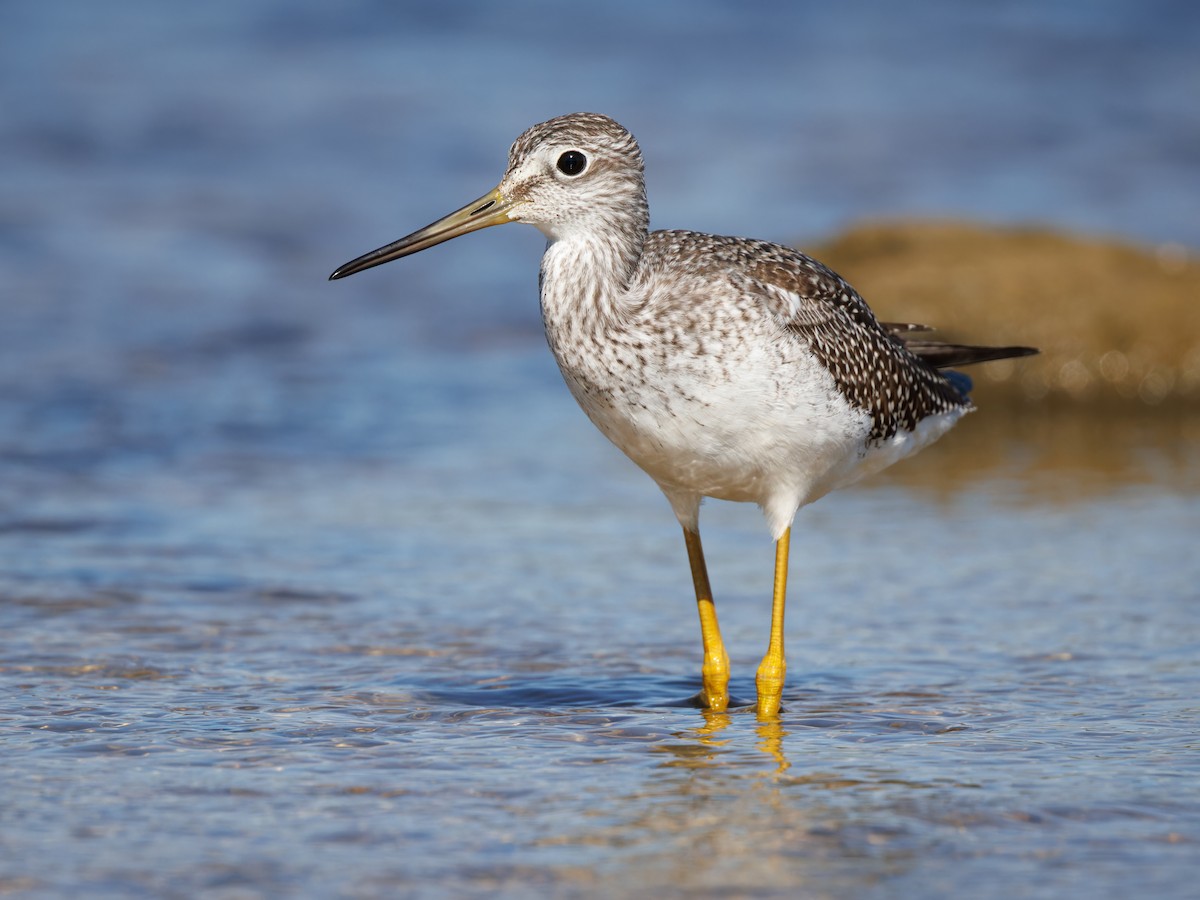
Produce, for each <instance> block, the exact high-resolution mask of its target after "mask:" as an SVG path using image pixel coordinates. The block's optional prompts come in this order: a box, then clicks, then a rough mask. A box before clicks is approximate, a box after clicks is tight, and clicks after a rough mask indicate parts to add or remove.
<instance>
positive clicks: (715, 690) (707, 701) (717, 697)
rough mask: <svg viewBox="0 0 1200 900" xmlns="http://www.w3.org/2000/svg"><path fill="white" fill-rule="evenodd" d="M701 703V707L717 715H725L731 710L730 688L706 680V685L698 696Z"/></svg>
mask: <svg viewBox="0 0 1200 900" xmlns="http://www.w3.org/2000/svg"><path fill="white" fill-rule="evenodd" d="M697 699H698V700H699V701H700V706H701V707H703V708H704V709H711V710H712V711H713V712H715V713H723V712H725V710H727V709H729V688H728V686H727V684H722V685H721V686H720V687H717V686H716V685H713V684H710V683H709V681H708V679H707V678H706V679H704V684H703V686H702V687H701V688H700V693H699V694H698V695H697Z"/></svg>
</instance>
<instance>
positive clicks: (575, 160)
mask: <svg viewBox="0 0 1200 900" xmlns="http://www.w3.org/2000/svg"><path fill="white" fill-rule="evenodd" d="M585 168H587V157H586V156H584V155H583V154H582V153H580V152H579V151H578V150H568V151H567V152H566V153H564V154H563V155H562V156H560V157H559V158H558V171H560V172H562V173H563V174H564V175H571V176H575V175H578V174H579V173H580V172H582V171H583V170H584V169H585Z"/></svg>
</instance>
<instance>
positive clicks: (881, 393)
mask: <svg viewBox="0 0 1200 900" xmlns="http://www.w3.org/2000/svg"><path fill="white" fill-rule="evenodd" d="M739 255H743V253H742V251H741V249H740V248H739ZM743 256H744V258H743V261H742V266H741V267H740V271H741V273H742V275H741V277H742V278H743V279H745V280H746V282H747V288H748V289H751V290H754V291H755V293H756V294H757V295H759V296H761V297H762V298H763V300H764V302H766V303H767V304H768V305H769V306H770V307H771V308H772V310H773V312H774V313H775V314H776V316H777V317H778V318H779V319H780V321H781V322H782V324H783V327H784V330H785V331H786V332H788V333H789V334H791V335H793V336H794V337H795V338H796V339H798V340H800V341H802V342H803V343H804V345H805V346H806V347H807V348H808V349H809V350H811V352H812V353H813V355H814V356H816V357H817V359H818V360H819V361H820V363H821V365H823V366H824V367H825V368H826V369H828V370H829V373H830V374H831V375H832V376H833V380H834V383H835V384H837V387H838V390H839V391H841V393H842V394H843V395H844V396H845V397H846V399H847V401H849V403H850V405H851V406H854V407H855V408H857V409H861V410H863V411H864V412H866V413H868V414H869V415H870V417H871V433H870V436H869V441H870V442H872V443H878V442H881V441H884V440H887V439H888V438H891V437H893V436H894V435H896V434H897V433H900V432H907V431H912V430H914V429H915V428H916V426H917V423H918V422H920V421H921V420H922V419H924V418H926V417H927V416H931V415H936V414H938V413H943V412H948V411H950V410H953V409H969V408H970V406H971V402H970V400H968V399H967V398H966V397H965V396H964V395H963V394H962V393H960V392H959V390H958V389H957V388H956V387H955V386H954V385H953V384H951V383H950V381H948V380H947V379H946V378H945V377H944V376H942V375H941V374H940V373H938V371H937V370H936V369H935V368H933V367H932V366H931V365H929V364H928V363H926V362H925V361H924V360H922V359H921V358H920V357H918V356H917V355H916V354H914V353H913V352H911V351H910V350H909V349H908V348H907V347H906V345H905V343H904V341H903V340H902V339H901V338H900V337H898V336H896V335H895V334H893V330H892V329H891V328H890V327H887V326H884V325H882V324H881V323H880V322H879V320H878V319H876V318H875V314H874V313H873V312H871V309H870V307H868V306H867V304H866V301H864V300H863V299H862V297H860V296H859V294H858V292H857V291H855V290H854V288H852V287H851V286H850V285H849V284H848V283H847V282H846V281H845V280H844V279H843V278H841V277H840V276H839V275H837V274H836V273H835V272H833V271H832V270H830V269H828V268H827V267H825V266H824V265H822V264H821V263H819V262H817V261H816V260H814V259H812V258H810V257H808V256H805V255H804V254H802V253H799V252H796V251H794V250H789V249H788V248H786V247H782V246H779V245H774V244H766V243H761V242H759V243H753V244H749V245H745V252H744V255H743ZM906 330H910V327H908V326H906ZM911 330H913V331H916V330H920V327H919V326H917V327H913V328H911Z"/></svg>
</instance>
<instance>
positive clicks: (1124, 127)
mask: <svg viewBox="0 0 1200 900" xmlns="http://www.w3.org/2000/svg"><path fill="white" fill-rule="evenodd" d="M1198 37H1200V14H1198V13H1197V12H1196V9H1195V7H1194V5H1192V4H1185V3H1166V2H1164V3H1132V2H1115V0H1114V2H1094V3H1087V4H1083V3H1048V4H1045V3H1043V4H1032V3H1008V4H989V5H987V6H986V7H985V6H978V7H974V6H967V5H964V4H956V3H948V2H947V3H942V2H934V0H922V2H917V3H909V4H885V3H878V4H872V3H847V4H840V5H837V6H817V5H807V4H782V3H779V4H757V5H755V6H754V7H753V8H751V9H738V8H736V7H734V6H727V5H723V4H715V3H686V4H685V3H662V4H654V5H648V6H647V7H645V8H643V7H642V6H641V5H634V4H627V3H621V2H618V3H610V4H606V5H593V6H586V5H584V6H579V7H574V8H565V7H555V6H552V5H541V4H532V3H512V4H503V5H500V4H497V5H494V6H493V5H486V4H472V3H459V4H454V5H451V6H443V7H435V6H433V5H422V6H412V7H409V6H407V5H402V4H392V3H347V4H338V5H329V4H317V3H304V2H301V3H282V2H280V3H232V2H217V3H207V4H192V5H188V6H177V5H164V4H154V3H148V2H147V3H134V2H125V3H109V4H91V3H82V2H61V3H57V4H35V3H32V2H9V3H6V4H4V5H3V6H2V7H0V104H2V105H0V108H2V109H3V115H0V267H2V268H0V271H3V273H4V275H3V287H4V290H3V294H2V295H0V304H2V305H3V310H2V311H3V324H2V325H0V698H2V699H0V749H2V750H3V753H4V760H5V764H4V765H3V766H2V767H0V892H5V893H8V894H12V895H14V896H30V897H77V896H89V897H100V898H103V897H114V898H115V897H122V898H124V897H160V896H163V897H170V896H181V897H220V898H224V897H230V898H233V897H237V898H242V897H258V896H262V897H267V896H271V897H277V896H314V897H316V896H321V897H327V896H347V897H373V896H430V897H442V896H446V897H450V896H474V895H479V896H484V895H486V896H489V897H491V896H513V897H519V896H530V895H552V896H592V895H606V896H645V895H646V894H655V895H661V896H681V895H689V896H690V895H696V894H698V895H701V896H704V895H717V896H746V895H750V896H787V897H792V896H805V897H808V896H811V897H880V898H882V897H895V896H906V895H911V896H923V897H926V896H927V897H951V896H962V895H969V896H977V897H1011V896H1014V895H1018V896H1028V897H1065V896H1069V897H1074V896H1079V897H1085V896H1086V897H1088V898H1095V897H1100V898H1104V897H1113V898H1118V897H1121V898H1124V897H1128V896H1130V895H1135V894H1140V895H1146V896H1153V897H1188V896H1191V894H1192V892H1193V888H1194V884H1195V881H1196V878H1197V877H1198V876H1200V852H1198V841H1200V805H1198V801H1200V790H1197V788H1196V784H1197V777H1198V776H1200V771H1198V768H1200V767H1198V764H1197V759H1198V758H1200V757H1198V756H1197V752H1196V751H1197V738H1196V734H1197V704H1196V701H1195V697H1196V696H1197V695H1198V694H1200V664H1198V662H1197V660H1200V593H1198V589H1197V585H1198V584H1200V561H1198V560H1197V558H1196V554H1195V546H1196V544H1197V537H1198V536H1200V479H1198V477H1197V473H1198V472H1200V451H1198V450H1197V448H1198V447H1200V430H1198V429H1200V426H1198V425H1197V423H1196V420H1195V418H1194V417H1193V416H1189V415H1185V414H1182V413H1177V412H1168V413H1166V414H1163V415H1159V416H1155V417H1137V416H1134V417H1131V418H1122V419H1119V420H1116V421H1111V420H1109V419H1107V418H1105V417H1103V416H1102V417H1100V418H1084V419H1080V420H1075V419H1072V418H1070V417H1068V416H1066V415H1064V414H1062V413H1054V414H1048V413H1046V412H1045V411H1039V410H1037V409H1033V408H1031V409H1029V410H1026V411H1024V414H1023V415H1021V416H1020V417H1018V418H1007V417H1006V416H1004V415H1001V414H1000V413H999V411H996V410H992V411H990V412H989V410H988V409H987V408H986V407H985V408H984V409H982V410H981V411H980V412H979V413H978V414H976V415H974V416H972V417H970V418H968V419H967V420H966V421H965V422H964V423H963V425H962V426H960V428H958V429H957V430H956V433H954V434H952V435H950V436H948V437H947V438H946V439H945V440H944V441H943V442H942V443H940V444H939V445H938V446H937V447H935V448H931V449H930V450H929V451H927V452H926V454H924V455H923V456H922V457H921V458H919V459H917V460H914V461H912V462H911V463H906V464H905V465H904V466H901V467H898V468H897V470H896V471H895V473H894V474H891V475H889V476H886V477H882V478H880V479H877V480H876V481H875V482H872V483H871V484H868V485H864V486H863V487H862V488H861V489H856V490H853V491H848V492H844V493H842V494H839V495H835V496H832V497H830V498H827V499H826V500H823V501H822V502H821V503H820V504H817V505H816V506H814V507H812V508H810V509H808V510H805V511H804V512H803V513H802V515H801V517H800V518H799V519H798V521H797V526H796V529H795V537H794V545H793V566H792V598H791V602H790V605H789V618H788V649H789V672H788V688H787V690H786V692H785V695H784V701H785V711H784V715H783V716H782V717H781V719H780V722H779V723H778V724H766V725H764V724H761V723H759V722H757V721H756V720H755V718H754V716H753V714H750V713H747V712H745V711H734V712H733V713H731V714H730V715H728V716H713V715H705V714H703V713H702V712H700V711H698V710H696V709H694V708H692V707H690V706H688V705H687V704H686V702H685V701H686V699H687V698H688V697H689V696H690V695H691V694H692V693H693V692H694V691H695V690H696V680H697V670H698V663H699V646H698V644H699V641H698V635H697V630H698V629H697V627H696V622H695V613H694V603H693V601H692V600H691V599H690V596H691V587H690V583H689V579H688V575H687V568H686V564H685V557H684V551H683V546H682V541H681V540H680V537H679V535H678V533H677V532H678V529H677V526H675V524H674V520H673V517H672V516H671V513H670V511H669V509H668V507H667V505H666V503H665V501H664V500H663V499H662V498H661V496H659V495H658V492H657V490H656V489H655V488H654V486H653V485H652V484H651V483H650V482H649V481H648V480H647V479H646V478H645V477H644V476H643V475H641V474H640V473H639V472H637V471H636V470H635V469H634V468H633V467H632V466H631V465H630V464H629V463H628V462H626V461H625V460H624V459H623V458H622V457H621V456H620V454H619V453H617V451H615V450H614V449H613V448H611V447H609V446H608V445H607V444H606V443H605V442H604V441H603V440H602V439H601V438H600V437H599V436H598V435H597V434H595V433H594V432H593V430H592V428H591V426H590V425H589V424H588V422H587V421H586V419H585V418H584V417H583V416H582V415H581V414H580V413H579V411H578V410H577V409H576V408H575V407H574V404H573V402H572V401H571V399H570V397H569V396H568V394H567V393H566V391H565V390H564V388H563V387H562V385H561V383H560V381H559V378H558V374H557V372H556V371H555V368H554V365H553V362H552V360H551V359H550V358H549V355H548V353H547V352H546V350H545V347H544V342H543V339H542V336H541V333H540V323H539V320H538V312H537V306H536V299H535V294H536V264H537V257H538V253H539V250H540V246H541V239H540V237H539V236H538V235H537V234H536V233H535V232H533V231H532V230H531V229H524V230H522V229H518V228H512V229H491V230H489V231H488V232H487V233H485V234H483V235H476V236H473V237H470V238H467V239H464V240H463V241H460V242H455V243H454V244H451V245H447V246H446V247H440V248H437V249H436V250H432V251H430V252H429V253H426V254H421V255H420V256H417V257H414V258H412V259H409V260H405V261H404V262H403V263H397V264H393V265H392V266H388V267H385V268H382V269H379V270H377V271H373V272H370V273H365V274H363V275H361V276H356V277H355V278H353V279H350V280H348V281H345V282H339V283H337V284H329V283H327V282H326V281H325V278H326V276H327V275H328V273H329V272H330V271H331V270H332V269H333V268H334V267H335V266H337V265H338V264H340V263H342V262H345V261H346V260H348V259H350V258H351V257H354V256H356V255H358V254H359V253H362V252H364V251H365V250H368V249H371V248H373V247H375V246H377V245H379V244H382V243H384V242H386V241H388V240H391V239H393V238H395V237H398V236H400V235H401V234H404V233H406V232H408V231H410V230H412V229H413V228H415V227H418V226H420V225H423V224H425V223H426V222H428V221H431V220H432V219H434V218H436V217H438V216H440V215H441V214H443V213H444V212H447V211H449V210H450V209H453V208H455V207H457V206H458V205H460V204H461V203H463V202H465V201H467V200H469V199H471V198H473V197H475V196H478V195H479V194H481V193H482V192H483V191H485V190H487V189H488V188H490V187H491V186H492V185H493V184H494V183H495V181H496V180H497V179H498V177H499V175H500V174H501V171H502V168H503V164H504V158H505V152H506V150H507V146H508V144H509V142H511V140H512V139H513V138H514V137H515V136H516V135H517V134H518V133H519V132H520V131H521V130H522V129H523V128H524V127H526V126H527V125H529V124H531V123H532V122H534V121H537V120H539V119H542V118H545V117H547V116H550V115H554V114H557V113H561V112H566V111H570V110H573V109H587V108H591V109H597V110H601V111H604V112H608V113H610V114H612V115H614V116H615V117H617V118H618V119H620V120H621V121H623V122H624V123H625V124H627V125H628V126H629V127H631V128H632V129H633V130H634V131H635V133H636V134H637V135H638V136H639V138H640V139H641V141H642V143H643V146H644V149H645V153H646V158H647V166H648V178H649V184H650V196H651V202H652V206H653V210H654V213H653V215H654V220H655V224H656V225H657V226H661V227H671V226H685V227H694V228H702V229H709V230H715V231H721V232H727V233H744V234H754V235H756V236H762V237H768V238H775V239H783V240H788V239H794V238H812V237H824V236H827V235H828V234H829V233H830V232H831V230H833V229H836V228H839V227H842V226H844V225H847V224H849V223H851V222H854V221H856V220H858V219H860V218H861V217H864V216H908V215H949V216H960V217H967V218H971V219H974V220H983V221H991V222H999V223H1014V222H1038V223H1043V224H1049V225H1051V226H1055V227H1060V228H1071V229H1079V230H1083V231H1086V232H1091V233H1104V234H1116V235H1119V236H1122V237H1125V238H1128V239H1132V240H1135V241H1139V242H1143V243H1147V244H1162V243H1175V244H1181V245H1183V246H1184V247H1191V248H1195V247H1198V246H1200V219H1197V217H1196V215H1195V210H1194V202H1193V201H1194V198H1195V197H1196V196H1198V195H1200V190H1198V189H1200V153H1198V152H1197V148H1198V147H1200V107H1198V106H1197V104H1196V103H1195V100H1194V98H1195V97H1196V96H1198V95H1200V94H1198V90H1200V57H1198V56H1197V54H1196V53H1195V47H1196V46H1197V44H1198V41H1197V38H1198ZM704 524H705V539H706V550H707V552H708V556H709V564H710V569H711V573H712V578H713V582H714V588H715V590H716V592H717V602H718V605H719V608H720V610H721V615H722V625H723V629H724V631H725V634H726V640H727V642H728V643H729V646H730V651H731V654H732V657H733V666H734V684H733V687H734V693H735V694H737V695H739V696H742V697H750V696H752V694H753V681H752V673H753V670H754V666H755V665H756V663H757V661H758V659H759V658H760V657H761V654H762V652H763V649H764V643H765V638H766V626H767V616H768V603H767V596H768V594H769V590H770V583H769V579H770V574H771V573H770V567H771V546H770V542H769V540H768V539H767V537H766V534H765V532H764V529H763V527H762V524H761V521H760V518H759V516H758V513H757V512H756V511H755V510H753V509H752V508H747V507H739V506H732V505H726V504H712V505H711V506H707V507H706V508H705V512H704Z"/></svg>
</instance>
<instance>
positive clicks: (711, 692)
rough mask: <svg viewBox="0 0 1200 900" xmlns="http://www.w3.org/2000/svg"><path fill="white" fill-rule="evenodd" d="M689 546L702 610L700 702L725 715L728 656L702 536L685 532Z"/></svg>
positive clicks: (693, 580) (689, 561)
mask: <svg viewBox="0 0 1200 900" xmlns="http://www.w3.org/2000/svg"><path fill="white" fill-rule="evenodd" d="M683 539H684V541H685V542H686V543H687V552H688V563H689V564H690V565H691V567H692V583H693V584H694V585H695V586H696V606H697V608H698V609H699V610H700V638H701V640H703V641H704V662H703V664H702V665H701V666H700V680H701V686H700V700H701V702H702V703H703V704H704V705H705V706H707V707H708V708H709V709H711V710H712V711H713V712H718V713H720V712H725V710H726V708H727V707H728V706H729V654H727V653H726V652H725V642H724V641H722V640H721V629H720V628H719V627H717V607H716V605H715V604H714V603H713V598H712V588H711V587H710V586H709V584H708V568H707V567H706V566H705V565H704V548H703V547H701V546H700V532H698V531H689V530H688V529H686V528H685V529H683Z"/></svg>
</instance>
